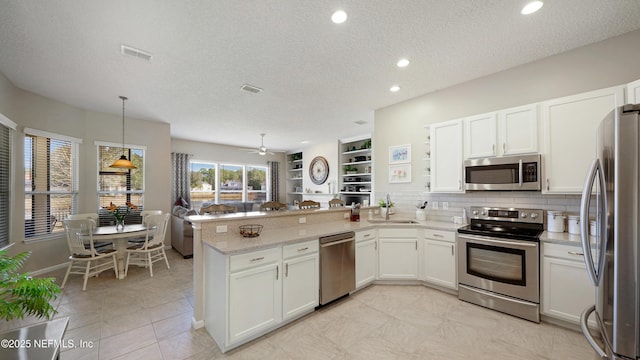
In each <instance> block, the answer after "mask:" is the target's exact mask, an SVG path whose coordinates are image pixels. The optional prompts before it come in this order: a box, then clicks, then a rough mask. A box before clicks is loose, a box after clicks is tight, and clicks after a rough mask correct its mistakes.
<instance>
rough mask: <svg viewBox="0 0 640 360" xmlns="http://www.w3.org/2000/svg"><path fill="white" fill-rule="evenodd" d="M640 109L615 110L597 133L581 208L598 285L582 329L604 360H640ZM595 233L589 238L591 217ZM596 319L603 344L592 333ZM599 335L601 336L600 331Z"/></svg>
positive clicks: (583, 233) (584, 235)
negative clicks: (590, 325)
mask: <svg viewBox="0 0 640 360" xmlns="http://www.w3.org/2000/svg"><path fill="white" fill-rule="evenodd" d="M639 131H640V105H625V106H623V107H620V108H618V109H616V110H614V111H612V112H611V113H610V114H609V115H608V116H607V117H606V118H605V119H604V120H603V121H602V123H601V124H600V126H599V128H598V132H597V140H596V141H597V158H596V159H594V160H593V162H592V164H591V167H590V170H589V173H588V174H587V178H586V180H585V185H584V190H583V192H582V201H581V209H580V225H581V236H582V248H583V250H584V254H585V263H586V264H587V272H588V274H589V277H590V279H591V281H592V283H593V284H594V286H596V288H597V289H596V298H595V305H594V306H591V307H589V308H587V309H585V310H584V311H583V312H582V316H581V319H580V320H581V324H580V325H581V328H582V332H583V333H584V335H585V337H586V338H587V340H588V341H589V343H590V344H591V346H592V347H593V348H594V350H595V351H596V353H597V354H598V357H599V358H601V359H634V360H636V359H640V283H639V281H640V264H639V263H638V261H639V259H640V232H639V228H638V222H639V220H640V187H639V184H640V180H639V178H640V174H639V171H640V164H639V163H640V157H639V151H640V133H639ZM590 216H592V217H595V219H596V224H597V225H596V234H595V236H589V231H588V227H589V217H590ZM590 316H595V319H596V320H597V325H598V329H597V330H599V333H600V334H601V336H600V339H597V338H596V336H595V335H593V334H592V333H594V332H593V331H592V330H590V329H589V328H588V325H587V319H588V318H589V317H590ZM595 333H597V332H595Z"/></svg>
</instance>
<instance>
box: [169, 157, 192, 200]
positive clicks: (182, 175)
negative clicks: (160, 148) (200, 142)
mask: <svg viewBox="0 0 640 360" xmlns="http://www.w3.org/2000/svg"><path fill="white" fill-rule="evenodd" d="M190 158H191V155H190V154H182V153H175V152H174V153H171V172H172V176H171V203H172V204H176V203H177V202H178V200H180V199H182V204H185V203H186V206H185V207H188V208H191V195H190V191H191V172H190V171H189V159H190Z"/></svg>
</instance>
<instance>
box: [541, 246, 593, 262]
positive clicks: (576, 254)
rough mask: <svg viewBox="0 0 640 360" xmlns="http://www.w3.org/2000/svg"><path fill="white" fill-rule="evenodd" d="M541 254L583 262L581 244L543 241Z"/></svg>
mask: <svg viewBox="0 0 640 360" xmlns="http://www.w3.org/2000/svg"><path fill="white" fill-rule="evenodd" d="M542 254H543V255H544V256H551V257H555V258H560V259H567V260H573V261H580V262H584V255H583V254H582V246H577V245H576V246H574V245H560V244H551V243H543V244H542Z"/></svg>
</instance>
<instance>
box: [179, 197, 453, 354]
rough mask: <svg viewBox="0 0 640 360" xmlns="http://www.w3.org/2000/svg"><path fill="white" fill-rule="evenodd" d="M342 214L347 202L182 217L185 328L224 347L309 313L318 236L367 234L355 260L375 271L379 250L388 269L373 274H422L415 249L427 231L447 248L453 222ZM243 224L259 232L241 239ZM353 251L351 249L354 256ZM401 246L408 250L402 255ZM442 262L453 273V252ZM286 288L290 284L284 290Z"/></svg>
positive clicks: (413, 278)
mask: <svg viewBox="0 0 640 360" xmlns="http://www.w3.org/2000/svg"><path fill="white" fill-rule="evenodd" d="M371 209H372V210H377V207H372V208H371ZM364 211H367V210H364ZM349 214H350V208H330V209H314V210H292V211H284V212H250V213H241V214H225V215H198V216H191V217H189V220H190V221H191V222H192V223H193V228H194V258H193V265H194V274H193V277H194V295H195V297H194V318H193V327H194V328H200V327H203V326H204V327H206V328H207V331H208V332H209V333H210V334H211V336H212V337H213V338H214V340H215V341H216V342H217V343H218V346H219V347H220V349H221V350H222V351H223V352H224V351H228V350H230V349H232V348H234V347H237V346H239V345H241V344H243V343H246V342H248V341H250V340H252V339H255V338H257V337H259V336H261V335H264V334H266V333H267V332H269V331H271V330H274V329H276V328H278V327H280V326H282V325H284V324H286V323H288V322H291V321H293V320H295V319H297V318H300V317H301V316H304V315H305V314H308V313H310V312H313V311H314V309H315V307H316V306H317V304H318V239H319V238H320V237H322V236H327V235H332V234H336V233H342V232H346V231H354V232H355V233H356V244H360V243H359V242H358V240H359V239H362V240H366V241H363V242H362V243H361V244H363V245H365V244H367V243H369V242H371V241H372V240H373V243H372V245H373V246H371V247H370V249H372V250H373V249H375V251H374V252H372V253H367V252H363V253H362V254H370V255H372V256H374V258H373V259H372V261H371V262H370V264H365V263H364V262H361V264H362V265H367V268H368V269H369V270H371V269H372V271H375V272H376V273H377V263H378V256H381V258H380V261H381V264H385V265H384V266H386V269H388V271H384V272H381V273H384V274H388V275H387V276H386V277H385V276H381V277H379V278H380V279H382V280H384V279H387V280H393V281H396V282H398V281H404V282H405V283H406V282H413V283H419V282H418V280H424V279H425V277H424V276H423V275H422V274H423V271H422V266H421V265H420V264H419V261H418V259H419V258H420V257H421V256H420V257H419V256H418V254H419V253H422V251H423V248H424V247H425V244H423V240H424V241H428V238H429V237H430V236H429V233H430V232H434V233H437V234H436V235H438V236H442V239H444V241H442V242H443V243H444V242H446V253H447V254H449V252H450V251H451V250H449V247H455V235H454V234H455V233H454V231H455V229H456V227H457V225H454V224H453V223H445V222H433V221H420V222H413V223H398V222H395V223H394V222H389V223H387V222H383V223H380V222H371V223H370V222H368V221H366V220H365V219H362V221H361V222H351V221H349ZM363 218H364V216H363ZM378 219H380V218H379V217H378ZM247 224H260V225H263V226H264V228H263V230H262V233H261V234H260V236H258V237H254V238H244V237H242V236H241V235H240V233H239V230H238V227H239V226H240V225H247ZM378 229H380V230H382V233H381V236H382V235H383V234H385V239H383V240H384V241H385V244H386V245H385V247H384V249H387V251H389V252H394V253H393V255H392V256H388V257H387V258H386V259H383V258H382V255H378V253H380V254H382V252H381V251H380V252H379V251H378V245H377V242H376V238H377V236H378V235H377V234H378V232H377V230H378ZM425 229H428V230H425ZM423 236H424V237H425V238H424V239H423ZM382 248H383V244H380V250H382ZM363 249H364V248H363ZM452 249H453V248H452ZM359 250H360V248H356V257H357V258H358V256H360V255H359V254H360V253H359ZM365 251H366V250H365ZM395 251H399V252H395ZM403 251H408V252H409V254H408V258H407V255H405V254H404V253H403ZM454 253H455V251H451V254H454ZM303 264H304V265H303ZM447 264H448V267H449V268H450V269H451V274H450V275H449V276H450V277H451V278H452V279H455V256H452V257H451V258H449V262H448V263H447ZM359 265H360V264H359ZM381 266H382V265H381ZM296 270H301V271H303V272H302V275H303V276H305V278H304V279H298V280H299V281H297V282H295V283H291V284H289V283H287V281H292V280H291V279H295V274H294V271H296ZM358 271H359V270H358V268H357V269H356V273H357V275H356V277H358ZM289 273H291V274H292V275H294V276H293V277H292V276H289V275H290V274H289ZM376 278H378V276H377V274H373V276H371V277H370V281H368V282H364V283H363V282H359V283H358V284H359V285H358V286H359V287H364V286H366V285H368V284H370V283H371V282H373V280H375V279H376ZM248 279H253V280H248ZM294 281H295V280H294ZM432 283H434V282H432ZM434 284H435V285H436V286H441V285H442V284H451V285H450V287H449V290H455V287H456V286H457V284H456V283H455V280H454V281H448V282H446V281H445V282H442V283H441V284H439V283H437V282H435V283H434ZM291 286H294V287H295V286H297V287H298V288H296V289H294V291H291V292H287V291H288V290H289V289H290V287H291ZM299 287H304V288H303V289H300V288H299ZM309 287H311V288H310V289H309ZM445 287H446V286H445ZM445 290H446V289H445ZM245 291H246V292H245ZM239 292H243V293H241V294H239ZM247 292H248V293H247ZM256 297H260V298H259V299H257V298H256ZM239 309H243V310H242V311H240V310H239ZM247 309H249V310H247Z"/></svg>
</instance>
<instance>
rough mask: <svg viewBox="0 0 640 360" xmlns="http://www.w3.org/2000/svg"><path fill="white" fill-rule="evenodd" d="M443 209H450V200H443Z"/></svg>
mask: <svg viewBox="0 0 640 360" xmlns="http://www.w3.org/2000/svg"><path fill="white" fill-rule="evenodd" d="M442 209H444V210H447V209H449V202H447V201H443V202H442Z"/></svg>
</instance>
